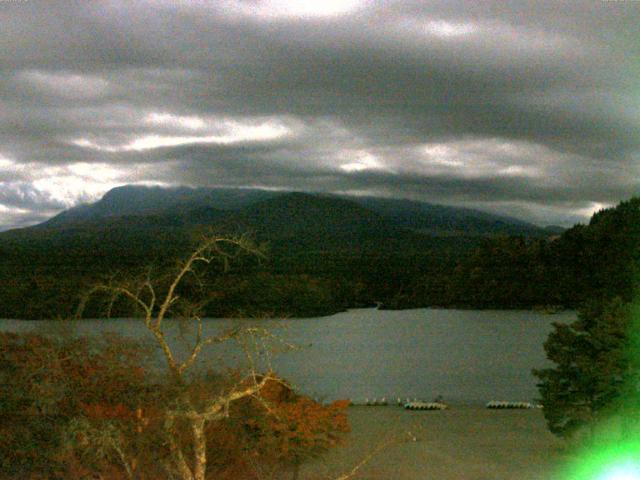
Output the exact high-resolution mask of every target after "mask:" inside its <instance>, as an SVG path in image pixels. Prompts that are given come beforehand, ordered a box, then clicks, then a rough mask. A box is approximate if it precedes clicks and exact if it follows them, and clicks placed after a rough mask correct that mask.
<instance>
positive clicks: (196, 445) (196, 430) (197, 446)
mask: <svg viewBox="0 0 640 480" xmlns="http://www.w3.org/2000/svg"><path fill="white" fill-rule="evenodd" d="M204 425H205V421H204V418H202V417H200V418H196V419H194V420H192V424H191V428H192V429H193V453H194V458H193V479H194V480H205V478H204V477H205V474H206V472H207V438H206V436H205V434H204Z"/></svg>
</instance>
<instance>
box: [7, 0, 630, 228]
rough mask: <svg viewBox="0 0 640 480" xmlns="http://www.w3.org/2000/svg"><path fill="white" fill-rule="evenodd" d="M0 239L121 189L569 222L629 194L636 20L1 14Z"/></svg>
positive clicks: (404, 11) (254, 3)
mask: <svg viewBox="0 0 640 480" xmlns="http://www.w3.org/2000/svg"><path fill="white" fill-rule="evenodd" d="M0 24H1V25H2V30H3V34H2V35H1V36H0V70H1V73H2V75H0V228H9V227H13V226H20V225H27V224H30V223H33V222H36V221H39V220H41V219H43V218H46V217H47V216H50V215H52V214H53V213H55V212H57V211H59V210H60V209H62V208H67V207H69V206H71V205H74V204H77V203H79V202H83V201H90V200H93V199H95V198H97V197H99V196H100V195H101V194H102V193H104V192H105V191H106V190H108V189H109V188H112V187H113V186H116V185H121V184H124V183H148V184H160V185H176V184H186V185H193V186H256V187H267V188H282V189H303V190H313V191H331V192H343V193H355V194H378V195H385V196H393V197H405V198H413V199H419V200H425V201H431V202H439V203H446V204H453V205H465V206H470V207H478V208H482V209H486V210H491V211H497V212H501V213H509V214H513V215H516V216H520V217H522V218H525V219H528V220H531V221H534V222H537V223H541V224H546V223H562V224H570V223H571V222H574V221H579V220H584V219H585V217H586V216H587V215H589V214H590V213H591V212H592V211H594V210H597V209H599V208H602V207H603V206H606V205H610V204H613V203H616V202H618V201H619V200H622V199H625V198H628V197H630V196H632V195H634V194H637V193H638V192H639V191H640V188H639V187H640V84H639V83H638V82H639V81H638V79H639V78H640V62H638V58H640V42H638V41H637V25H638V24H640V8H638V5H637V2H633V1H593V0H590V1H584V2H582V1H575V2H556V1H550V2H544V1H543V2H541V1H537V0H536V1H531V2H527V1H496V2H463V1H455V0H446V1H435V2H423V1H417V0H415V1H414V0H405V1H400V0H398V1H394V0H388V1H384V2H383V1H374V0H340V1H337V0H322V1H320V0H317V1H312V0H304V1H302V0H299V1H298V0H212V1H204V0H201V1H195V0H194V1H186V0H185V1H179V0H171V1H169V0H156V1H142V0H139V1H136V2H129V1H115V0H114V1H104V2H85V1H78V2H73V1H70V0H65V1H61V2H55V1H44V0H42V1H38V0H28V1H20V2H0Z"/></svg>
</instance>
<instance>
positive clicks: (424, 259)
mask: <svg viewBox="0 0 640 480" xmlns="http://www.w3.org/2000/svg"><path fill="white" fill-rule="evenodd" d="M211 229H214V230H215V231H217V232H220V233H222V234H234V233H248V234H250V235H251V236H253V237H254V238H255V239H256V241H257V242H259V243H261V244H265V245H266V248H267V250H268V251H267V259H266V260H264V261H262V262H260V263H257V262H255V261H254V262H250V261H247V262H236V263H235V264H234V268H233V270H232V272H231V273H230V274H229V275H228V276H226V277H225V278H224V279H222V278H218V277H217V276H216V274H212V275H213V276H212V277H211V278H209V279H207V280H206V281H207V282H208V285H210V289H211V291H212V292H213V291H215V292H217V293H216V295H217V297H216V298H217V301H216V302H215V305H213V306H211V307H207V308H208V309H207V311H206V313H207V314H208V315H210V316H229V315H236V314H238V312H243V314H245V315H246V314H251V313H252V312H253V313H255V314H257V315H264V313H265V312H270V313H271V314H273V315H293V316H297V315H305V316H307V315H311V316H315V315H320V314H328V313H332V312H336V311H339V310H342V309H344V308H350V307H358V306H371V305H374V304H376V303H380V302H381V303H383V304H384V305H385V306H387V307H393V308H405V307H416V306H428V305H448V306H452V305H462V306H480V307H492V308H493V307H496V308H501V307H513V306H515V307H518V308H526V307H527V306H531V305H536V304H538V303H540V302H542V303H544V302H545V299H546V298H547V297H548V296H549V292H550V291H551V290H550V289H549V288H547V289H546V290H543V289H541V288H540V285H547V286H548V285H550V283H549V279H548V278H547V277H548V276H549V275H555V273H553V272H555V271H556V270H557V271H558V272H559V273H558V275H556V277H557V278H563V279H565V280H566V281H565V280H563V281H564V283H566V286H563V288H562V289H559V290H561V291H562V292H569V293H567V294H565V293H560V294H558V295H555V296H554V303H558V304H560V303H562V302H563V300H562V299H563V298H565V297H566V296H567V295H569V294H570V293H572V292H578V293H579V289H577V288H575V285H576V281H574V280H572V278H574V277H575V278H578V277H579V274H577V273H576V272H575V270H573V269H571V268H572V267H571V268H569V266H568V265H567V263H566V262H565V263H563V260H562V259H561V256H562V255H565V254H561V253H560V251H559V250H558V248H556V247H555V246H553V247H552V245H565V244H567V242H565V241H564V240H562V241H549V240H547V239H549V238H551V237H552V234H553V235H556V236H557V233H558V231H557V230H553V229H544V228H540V227H537V226H535V225H532V224H529V223H526V222H522V221H520V220H517V219H514V218H509V217H503V216H498V215H492V214H489V213H485V212H481V211H476V210H472V209H463V208H456V207H446V206H441V205H432V204H428V203H421V202H413V201H406V200H393V199H383V198H373V197H348V196H337V195H326V194H309V193H300V192H274V191H264V190H258V189H204V188H201V189H191V188H171V189H164V188H159V187H140V186H125V187H119V188H116V189H113V190H111V191H110V192H108V193H107V194H105V196H104V197H103V198H102V199H100V200H99V201H97V202H95V203H93V204H89V205H82V206H78V207H75V208H72V209H69V210H67V211H65V212H62V213H61V214H59V215H56V216H55V217H53V218H51V219H50V220H48V221H46V222H44V223H42V224H40V225H36V226H33V227H28V228H22V229H15V230H10V231H5V232H1V233H0V284H1V285H2V286H3V288H2V289H1V290H0V318H11V317H13V318H51V317H55V316H57V315H62V316H65V315H68V314H69V313H70V312H72V311H73V308H74V305H77V302H78V295H79V294H80V292H82V291H83V289H85V288H86V287H87V286H88V285H91V284H93V283H95V282H96V281H97V279H99V278H103V277H105V276H111V275H113V274H116V275H118V274H119V273H118V272H120V274H124V275H132V274H135V272H136V271H139V269H141V268H143V267H146V266H149V265H153V266H154V268H155V269H156V270H157V271H161V270H163V269H165V268H169V267H171V266H173V265H175V262H176V260H177V259H179V258H181V257H183V256H184V255H185V253H187V252H188V251H189V250H190V248H192V246H193V244H194V242H196V241H197V239H198V238H201V235H202V234H203V233H204V232H206V231H211ZM572 230H573V229H572ZM572 230H570V231H569V232H571V231H572ZM569 232H567V233H564V234H562V235H561V236H560V238H561V239H564V238H565V237H570V234H569ZM510 235H516V236H517V237H510ZM512 238H513V239H516V240H511V239H512ZM581 238H582V237H581ZM514 241H515V242H516V243H515V244H513V242H514ZM481 247H482V248H481ZM483 249H484V250H483ZM547 251H549V252H551V253H549V254H548V255H547V253H545V252H547ZM478 252H479V253H478ZM569 253H570V252H569ZM569 253H567V254H566V255H565V256H566V257H567V258H569V257H570V255H569ZM523 255H524V256H523ZM545 255H546V257H545V258H546V259H545V258H542V257H544V256H545ZM547 257H548V258H547ZM562 258H564V257H562ZM571 258H573V257H571ZM523 259H524V260H523ZM514 262H515V263H514ZM582 263H583V264H584V263H586V262H582ZM560 264H562V265H560ZM578 264H579V265H580V262H578ZM558 265H560V266H558ZM554 269H555V270H554ZM214 270H215V269H214ZM509 272H511V273H509ZM549 272H552V273H549ZM560 274H561V276H560ZM501 278H502V279H504V282H503V283H504V284H505V285H508V286H509V289H506V290H505V289H504V288H502V286H501V284H500V281H501V280H500V279H501ZM496 282H497V283H496ZM526 289H528V290H530V291H531V292H529V293H527V295H523V294H521V293H520V290H526ZM576 295H577V294H576ZM556 298H557V300H556ZM567 298H568V297H567ZM572 298H573V297H572ZM572 301H573V300H572ZM94 312H95V313H94V314H95V315H100V314H101V313H100V309H97V308H96V309H95V310H94ZM134 313H135V312H129V311H121V312H120V314H121V315H123V316H127V315H132V314H134Z"/></svg>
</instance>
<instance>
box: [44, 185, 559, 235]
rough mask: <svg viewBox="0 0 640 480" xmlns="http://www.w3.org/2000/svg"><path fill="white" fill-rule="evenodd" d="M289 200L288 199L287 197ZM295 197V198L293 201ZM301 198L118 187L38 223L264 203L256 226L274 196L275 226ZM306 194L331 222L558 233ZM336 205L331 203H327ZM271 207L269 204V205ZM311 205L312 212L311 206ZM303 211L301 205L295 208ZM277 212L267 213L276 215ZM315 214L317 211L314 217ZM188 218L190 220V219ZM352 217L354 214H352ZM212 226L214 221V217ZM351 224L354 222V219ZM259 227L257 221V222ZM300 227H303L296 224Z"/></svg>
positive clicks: (474, 216)
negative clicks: (363, 214) (362, 212)
mask: <svg viewBox="0 0 640 480" xmlns="http://www.w3.org/2000/svg"><path fill="white" fill-rule="evenodd" d="M291 195H294V196H293V197H290V196H291ZM296 195H297V197H296ZM302 195H305V194H302V193H296V192H276V191H267V190H260V189H238V188H235V189H234V188H214V189H209V188H195V189H194V188H187V187H178V188H162V187H144V186H132V185H128V186H123V187H118V188H114V189H112V190H110V191H109V192H107V193H106V194H105V195H104V197H103V198H102V199H100V200H99V201H97V202H95V203H93V204H88V205H80V206H77V207H74V208H71V209H69V210H66V211H64V212H62V213H60V214H58V215H56V216H55V217H53V218H51V219H49V220H47V221H46V222H44V223H42V224H40V227H46V228H49V227H63V226H66V225H70V224H81V223H83V222H96V221H98V220H100V221H104V220H105V219H114V218H117V217H123V216H163V217H171V216H173V217H175V218H178V217H179V218H181V221H182V222H183V223H201V222H205V221H206V220H207V211H210V212H211V211H213V210H215V211H220V210H222V211H238V212H239V211H240V210H242V209H243V208H245V207H248V206H251V205H257V204H259V203H260V202H263V201H267V203H265V204H264V206H263V207H258V206H256V207H255V209H254V211H253V213H251V212H240V213H239V215H240V216H243V217H244V219H245V220H249V219H250V218H253V221H258V220H257V217H256V215H258V216H259V215H264V214H267V213H268V210H269V209H270V208H273V207H275V206H276V205H280V204H279V203H278V202H277V199H278V198H279V197H287V198H290V200H289V203H288V204H287V203H286V202H285V203H284V204H282V205H280V206H278V208H277V209H276V210H278V209H279V211H280V215H281V217H282V216H283V217H282V218H280V220H281V221H280V224H289V223H290V221H291V219H290V218H284V217H287V216H289V215H290V214H295V212H296V210H295V209H290V210H288V208H293V207H294V204H295V203H296V200H294V198H297V199H298V200H297V201H300V199H301V198H302V197H301V196H302ZM306 195H309V196H308V197H307V198H308V200H309V201H308V202H307V203H306V204H305V205H304V206H305V208H308V209H309V210H308V212H307V213H308V214H313V213H314V212H313V210H314V208H316V207H318V208H321V205H322V206H324V207H326V208H335V209H336V210H335V211H333V212H329V213H330V215H329V216H328V217H326V219H327V220H329V219H333V220H335V219H336V215H341V214H342V213H341V212H343V213H344V214H346V215H349V214H350V213H354V210H353V204H357V205H359V206H360V207H362V208H364V209H366V210H368V211H370V212H374V213H376V214H378V218H377V220H376V221H377V222H381V221H383V220H384V221H385V222H386V224H387V225H386V226H387V227H388V226H389V225H393V226H395V227H399V228H403V229H410V230H414V231H416V232H420V233H426V234H430V235H496V234H505V235H527V236H546V235H549V234H555V233H558V229H557V228H556V229H553V230H546V229H544V228H541V227H538V226H536V225H533V224H530V223H527V222H523V221H521V220H518V219H515V218H511V217H505V216H500V215H495V214H491V213H487V212H482V211H479V210H473V209H469V208H460V207H451V206H443V205H435V204H430V203H425V202H416V201H409V200H395V199H385V198H377V197H356V196H336V195H319V194H306ZM330 199H334V200H336V203H333V204H331V200H330ZM338 199H341V200H345V201H349V202H352V204H351V205H352V207H351V210H349V209H346V210H344V211H343V210H342V207H341V205H342V204H340V203H339V202H337V200H338ZM272 200H273V201H275V203H268V202H269V201H272ZM314 202H315V203H316V204H317V205H316V207H314V206H312V205H310V203H314ZM298 206H302V205H298ZM276 210H274V211H273V212H271V213H269V214H270V215H271V214H273V215H276V214H277V213H276ZM317 213H319V211H318V212H317ZM190 215H193V218H189V216H190ZM356 217H357V215H356ZM210 220H211V221H214V220H215V221H217V220H219V216H218V215H215V216H214V217H211V218H210ZM344 220H345V221H343V222H342V225H341V227H342V228H345V229H347V230H349V229H350V228H351V227H350V226H349V225H348V224H349V219H348V218H346V217H345V218H344ZM353 220H354V221H356V218H354V219H353ZM258 223H260V222H258ZM301 226H302V225H301ZM315 226H316V224H315V222H312V221H309V222H307V224H306V227H315Z"/></svg>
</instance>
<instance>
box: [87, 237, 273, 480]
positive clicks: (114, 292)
mask: <svg viewBox="0 0 640 480" xmlns="http://www.w3.org/2000/svg"><path fill="white" fill-rule="evenodd" d="M243 254H244V255H247V254H248V255H253V256H262V255H263V254H262V251H261V249H260V248H258V247H256V246H255V245H254V244H253V243H252V242H251V241H250V240H249V239H248V238H247V237H237V238H230V237H224V236H212V237H207V238H205V239H204V240H203V241H202V242H201V243H200V245H199V246H198V247H197V248H196V249H195V250H194V251H193V253H191V255H190V256H189V257H188V258H187V259H186V260H184V261H183V262H182V263H180V264H179V266H178V268H177V270H176V271H175V273H174V274H173V275H172V276H170V278H169V281H168V282H166V283H165V285H164V286H162V287H161V286H160V285H158V283H159V282H158V281H157V279H153V278H152V276H151V273H150V272H147V275H146V277H145V278H144V279H143V280H141V281H135V280H131V279H129V280H128V281H120V282H116V281H113V280H112V281H109V282H106V283H102V284H98V285H95V286H93V287H92V288H91V289H90V291H89V292H88V293H87V294H86V295H85V296H84V297H83V300H82V301H81V302H80V305H79V307H78V310H77V317H78V318H79V317H81V316H82V314H83V311H84V309H85V307H86V305H87V302H88V301H89V299H90V298H91V297H93V296H95V295H97V294H106V295H107V296H108V314H110V311H111V308H112V307H113V305H114V303H115V302H116V301H118V300H119V299H125V300H126V301H128V302H130V303H132V304H133V305H135V306H136V307H137V308H138V309H139V310H141V312H142V313H143V317H142V321H143V322H144V325H145V327H146V329H147V330H148V331H149V333H151V335H152V337H153V339H154V341H155V343H156V344H157V345H158V346H159V348H160V349H161V351H162V354H163V356H164V359H165V361H166V365H167V369H168V371H169V374H170V376H171V378H172V380H173V381H174V382H175V384H176V385H178V386H184V385H186V383H187V381H186V375H187V372H188V370H189V369H190V367H192V366H193V365H194V362H195V361H196V359H197V358H198V356H199V355H200V354H201V352H202V350H203V349H204V348H205V347H207V346H210V345H215V344H222V343H224V342H228V341H232V340H236V341H238V342H240V344H242V345H246V344H247V338H251V339H253V343H255V342H256V337H257V336H259V335H261V334H262V333H266V332H263V331H262V329H256V328H255V327H253V328H251V327H248V328H240V327H236V328H231V329H229V330H228V331H226V332H224V333H222V334H219V335H216V336H205V335H204V333H203V323H202V318H201V313H200V312H201V309H202V307H203V305H204V303H205V302H194V301H193V299H185V298H182V297H181V296H180V294H179V291H180V287H181V286H182V284H183V283H184V281H185V279H186V278H187V276H193V277H194V279H195V281H196V282H201V278H200V273H199V271H198V267H199V266H207V265H209V264H211V263H214V262H220V263H221V266H222V268H223V270H225V271H226V270H228V269H229V265H230V262H231V261H232V260H233V259H234V258H236V257H238V256H239V255H243ZM175 314H177V315H176V316H179V317H181V318H182V319H186V320H188V321H189V322H192V324H195V338H194V339H193V343H192V344H191V346H190V348H189V351H188V353H187V355H186V356H184V358H178V355H177V354H176V352H175V351H174V348H173V347H172V345H171V344H170V343H169V342H168V341H167V338H166V327H165V323H164V322H165V320H166V319H167V318H168V317H169V316H173V315H175ZM270 381H280V380H279V379H278V378H277V377H276V376H275V374H274V373H273V372H272V371H270V370H269V371H268V372H267V373H264V374H259V373H258V372H257V370H256V365H255V363H254V362H250V368H249V372H248V373H247V374H246V375H245V376H243V377H242V378H240V379H239V380H238V381H236V382H234V383H233V385H231V386H230V387H228V388H225V389H224V390H223V391H221V392H217V393H216V394H214V395H212V396H211V397H209V398H207V399H206V400H205V401H202V399H200V400H199V401H194V400H193V399H192V398H191V397H190V396H189V395H188V394H187V393H186V391H183V393H182V394H180V395H178V397H177V398H176V399H175V400H174V401H173V406H172V407H171V408H169V409H167V410H166V411H165V412H164V417H165V420H164V430H165V432H166V433H167V442H168V444H169V450H170V452H171V455H170V456H169V459H168V460H167V464H166V468H167V470H168V471H169V472H170V474H171V475H172V476H176V477H177V478H180V479H181V480H205V477H206V472H207V438H206V435H205V429H206V427H207V425H208V424H209V423H211V422H216V421H220V420H222V419H224V418H226V417H228V415H229V407H230V405H231V404H232V403H233V402H236V401H238V400H240V399H244V398H247V397H250V396H256V394H257V393H258V392H260V390H261V389H262V388H263V387H264V386H265V385H266V384H267V383H268V382H270ZM178 422H180V423H181V424H183V425H184V424H186V425H188V428H189V430H190V432H191V440H190V442H189V443H190V444H189V445H183V444H181V443H180V442H179V441H178V440H176V439H175V438H174V436H173V435H172V433H171V432H172V431H174V427H175V426H176V424H177V423H178ZM189 457H191V458H189Z"/></svg>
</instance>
